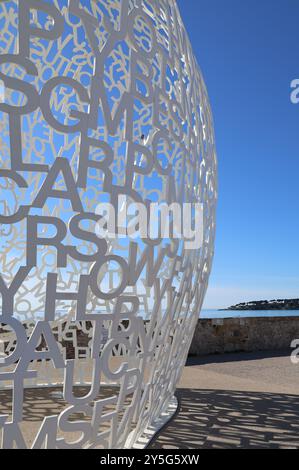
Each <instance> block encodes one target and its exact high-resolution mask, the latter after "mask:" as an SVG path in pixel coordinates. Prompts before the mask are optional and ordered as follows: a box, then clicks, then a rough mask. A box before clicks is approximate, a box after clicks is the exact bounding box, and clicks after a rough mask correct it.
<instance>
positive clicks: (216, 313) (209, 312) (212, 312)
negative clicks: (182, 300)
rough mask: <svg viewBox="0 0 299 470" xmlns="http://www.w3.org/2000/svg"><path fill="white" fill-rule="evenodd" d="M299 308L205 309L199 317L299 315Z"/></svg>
mask: <svg viewBox="0 0 299 470" xmlns="http://www.w3.org/2000/svg"><path fill="white" fill-rule="evenodd" d="M298 316H299V310H218V309H216V308H215V309H203V310H201V313H200V315H199V318H203V319H224V318H260V317H298Z"/></svg>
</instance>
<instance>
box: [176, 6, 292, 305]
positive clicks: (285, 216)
mask: <svg viewBox="0 0 299 470" xmlns="http://www.w3.org/2000/svg"><path fill="white" fill-rule="evenodd" d="M178 4H179V7H180V10H181V13H182V17H183V20H184V22H185V26H186V28H187V30H188V32H189V35H190V39H191V42H192V44H193V47H194V52H195V54H196V56H197V58H198V61H199V64H200V66H201V69H202V72H203V75H204V78H205V81H206V84H207V87H208V90H209V95H210V100H211V104H212V108H213V114H214V121H215V131H216V142H217V153H218V160H219V206H218V226H217V242H216V254H215V260H214V266H213V274H212V277H211V280H210V287H209V291H208V295H207V298H206V302H205V307H206V308H216V307H226V306H229V305H231V304H234V303H237V302H241V301H249V300H263V299H273V298H284V297H289V298H292V297H295V298H299V236H298V235H299V104H297V105H294V104H292V103H291V100H290V94H291V88H290V83H291V81H292V80H294V79H296V78H299V1H298V0H178Z"/></svg>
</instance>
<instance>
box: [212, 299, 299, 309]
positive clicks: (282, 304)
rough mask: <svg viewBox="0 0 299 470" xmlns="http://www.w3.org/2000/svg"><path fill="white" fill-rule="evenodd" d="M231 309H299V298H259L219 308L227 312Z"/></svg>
mask: <svg viewBox="0 0 299 470" xmlns="http://www.w3.org/2000/svg"><path fill="white" fill-rule="evenodd" d="M229 310H237V311H248V310H258V311H262V310H285V311H288V310H299V299H277V300H257V301H253V302H243V303H240V304H237V305H232V306H231V307H229V308H222V309H219V312H226V311H229Z"/></svg>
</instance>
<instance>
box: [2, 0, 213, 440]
mask: <svg viewBox="0 0 299 470" xmlns="http://www.w3.org/2000/svg"><path fill="white" fill-rule="evenodd" d="M216 175H217V168H216V153H215V142H214V131H213V123H212V115H211V110H210V106H209V101H208V96H207V91H206V88H205V85H204V82H203V79H202V76H201V73H200V71H199V68H198V65H197V62H196V59H195V58H194V55H193V53H192V49H191V46H190V42H189V39H188V36H187V34H186V31H185V28H184V26H183V23H182V20H181V17H180V14H179V11H178V7H177V5H176V2H175V0H151V1H148V0H52V1H50V0H44V1H42V0H20V1H17V0H8V1H2V2H0V230H1V238H0V298H1V316H0V443H1V447H2V448H11V447H17V448H40V447H46V448H76V447H83V448H106V449H107V448H125V447H127V448H132V447H135V446H141V447H142V446H144V445H146V442H147V439H148V438H149V437H150V436H151V435H152V434H153V433H154V432H155V430H156V429H157V428H159V426H161V424H162V423H163V422H165V420H167V419H168V417H169V416H170V415H171V413H172V412H173V411H174V409H175V401H174V392H175V388H176V386H177V383H178V381H179V379H180V376H181V373H182V369H183V367H184V364H185V361H186V358H187V354H188V350H189V347H190V343H191V340H192V336H193V332H194V329H195V325H196V323H197V320H198V315H199V312H200V309H201V306H202V302H203V299H204V295H205V292H206V288H207V282H208V278H209V274H210V269H211V263H212V258H213V246H214V234H215V207H216V200H217V184H216ZM119 196H125V197H126V198H127V199H128V200H131V201H133V202H138V203H145V204H148V203H149V202H156V203H157V202H158V203H168V204H171V203H173V202H178V203H180V204H183V203H201V204H203V208H204V233H203V244H202V247H201V248H200V249H195V250H187V249H186V240H184V239H183V238H182V239H181V240H177V239H172V238H169V239H168V240H165V239H162V238H155V239H152V238H150V239H143V238H137V239H135V240H132V239H130V238H115V237H114V238H113V237H111V236H109V234H107V236H106V237H99V236H97V234H96V228H95V225H96V224H97V223H98V222H99V220H100V216H99V214H98V212H97V208H98V205H99V203H101V202H105V203H108V202H109V203H110V204H112V205H113V206H114V207H115V208H116V206H117V204H119Z"/></svg>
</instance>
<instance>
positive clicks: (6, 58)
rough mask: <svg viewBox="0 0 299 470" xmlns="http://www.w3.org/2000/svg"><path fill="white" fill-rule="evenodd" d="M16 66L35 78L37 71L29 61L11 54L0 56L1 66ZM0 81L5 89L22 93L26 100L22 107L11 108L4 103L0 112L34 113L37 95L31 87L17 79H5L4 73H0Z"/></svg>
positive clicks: (11, 106)
mask: <svg viewBox="0 0 299 470" xmlns="http://www.w3.org/2000/svg"><path fill="white" fill-rule="evenodd" d="M11 63H13V64H16V65H19V66H20V67H23V68H24V69H25V70H26V72H27V74H28V75H33V76H35V77H36V76H37V75H38V70H37V68H36V66H35V65H34V63H33V62H31V60H29V59H26V58H24V57H21V56H16V55H13V54H3V55H0V65H2V64H11ZM0 80H2V81H3V82H4V85H5V86H6V87H7V88H10V89H12V90H15V91H19V92H21V93H23V94H24V95H25V96H26V98H27V103H26V104H25V105H23V106H13V105H10V104H6V103H0V111H2V112H3V113H7V114H15V115H22V114H29V113H31V112H32V111H35V110H36V109H37V108H38V106H39V95H38V92H37V91H36V89H35V88H34V86H33V85H31V84H30V83H27V82H26V81H25V80H20V79H19V78H13V77H7V76H6V75H4V73H2V72H0Z"/></svg>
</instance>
